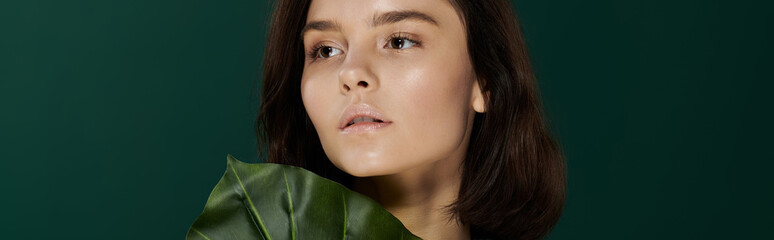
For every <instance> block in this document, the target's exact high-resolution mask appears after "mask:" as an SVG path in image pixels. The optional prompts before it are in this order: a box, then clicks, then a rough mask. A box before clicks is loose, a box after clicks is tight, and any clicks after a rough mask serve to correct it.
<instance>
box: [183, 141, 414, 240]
mask: <svg viewBox="0 0 774 240" xmlns="http://www.w3.org/2000/svg"><path fill="white" fill-rule="evenodd" d="M227 159H228V164H227V169H226V173H225V174H224V175H223V178H221V179H220V182H218V184H217V185H216V186H215V189H213V190H212V193H211V194H210V198H209V199H208V200H207V204H206V205H205V206H204V211H203V212H202V214H201V215H200V216H199V217H198V218H197V219H196V221H195V222H194V223H193V225H192V226H191V229H190V230H189V231H188V235H187V236H186V239H208V240H209V239H212V240H214V239H264V240H272V239H273V240H283V239H420V238H419V237H417V236H414V235H413V234H411V232H409V231H408V230H407V229H406V228H405V227H404V226H403V224H402V223H401V222H400V221H399V220H398V219H397V218H395V217H394V216H393V215H392V214H390V212H388V211H387V210H385V209H384V208H382V207H381V205H379V204H378V203H377V202H375V201H373V200H371V199H370V198H368V197H366V196H363V195H361V194H359V193H356V192H354V191H351V190H349V189H347V188H346V187H344V186H342V185H341V184H338V183H336V182H334V181H331V180H328V179H325V178H323V177H320V176H318V175H316V174H314V173H312V172H310V171H307V170H305V169H303V168H299V167H293V166H287V165H281V164H271V163H260V164H248V163H243V162H240V161H239V160H237V159H235V158H234V157H232V156H231V155H228V157H227Z"/></svg>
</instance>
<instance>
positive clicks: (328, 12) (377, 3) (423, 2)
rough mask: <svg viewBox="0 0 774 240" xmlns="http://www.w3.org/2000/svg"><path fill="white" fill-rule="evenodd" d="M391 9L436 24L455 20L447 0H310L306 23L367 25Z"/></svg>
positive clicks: (455, 15) (454, 13)
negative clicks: (427, 18)
mask: <svg viewBox="0 0 774 240" xmlns="http://www.w3.org/2000/svg"><path fill="white" fill-rule="evenodd" d="M390 11H417V12H421V13H424V14H427V15H429V16H431V17H432V18H434V19H436V20H438V23H439V24H438V25H446V24H449V22H452V21H458V17H457V13H456V11H455V10H454V7H452V5H451V4H450V3H449V1H448V0H312V3H311V4H310V6H309V12H307V18H306V19H307V20H306V22H307V23H309V22H313V21H326V20H333V21H336V22H338V23H340V24H341V25H354V24H359V25H367V24H368V23H369V22H370V21H371V20H372V19H373V18H374V17H375V16H377V15H379V14H381V13H385V12H390Z"/></svg>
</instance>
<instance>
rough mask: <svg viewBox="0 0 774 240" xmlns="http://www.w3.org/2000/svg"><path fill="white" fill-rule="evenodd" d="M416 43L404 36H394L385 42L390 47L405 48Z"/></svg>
mask: <svg viewBox="0 0 774 240" xmlns="http://www.w3.org/2000/svg"><path fill="white" fill-rule="evenodd" d="M416 44H417V43H416V42H414V41H413V40H411V39H408V38H405V37H395V38H392V39H390V42H389V43H387V46H388V47H389V48H392V49H406V48H410V47H411V46H414V45H416Z"/></svg>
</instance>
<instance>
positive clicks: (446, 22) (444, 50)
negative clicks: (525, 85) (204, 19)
mask: <svg viewBox="0 0 774 240" xmlns="http://www.w3.org/2000/svg"><path fill="white" fill-rule="evenodd" d="M394 11H404V12H405V11H414V12H419V13H422V14H425V15H426V16H428V17H430V18H431V19H432V20H428V19H427V18H423V17H409V18H405V19H402V20H400V21H396V22H391V21H387V22H382V24H378V25H375V24H374V22H373V20H374V19H375V16H377V17H378V16H380V15H382V14H385V13H390V12H394ZM321 21H327V22H328V24H327V25H325V26H326V27H319V26H322V25H320V24H317V25H316V26H317V27H313V28H310V29H309V30H308V31H305V32H304V34H303V42H304V49H305V50H306V52H308V53H309V54H307V57H306V60H305V64H304V72H303V76H302V80H301V95H302V98H303V103H304V107H305V108H306V111H307V113H308V115H309V118H310V119H311V121H312V123H313V125H314V126H315V129H316V130H317V134H318V136H319V137H320V142H321V143H322V147H323V149H324V150H325V153H326V155H327V156H328V158H329V159H330V160H331V162H332V163H333V164H334V165H336V166H337V167H338V168H340V169H342V170H343V171H345V172H347V173H349V174H351V175H353V176H356V177H357V178H356V180H355V185H354V190H355V191H358V192H360V193H363V194H365V195H367V196H369V197H371V198H373V199H374V200H376V201H377V202H379V203H380V204H381V205H382V206H384V207H385V209H387V210H388V211H390V212H391V213H392V214H393V215H395V216H396V217H397V218H398V219H399V220H401V222H403V224H404V225H405V226H406V227H407V228H408V229H409V230H410V231H411V232H412V233H414V234H415V235H417V236H419V237H422V238H424V239H469V238H470V234H469V227H468V226H466V225H462V224H459V223H458V222H457V221H454V220H451V218H450V217H451V216H450V215H448V214H447V213H446V212H445V211H444V209H443V207H444V206H446V205H448V204H450V203H452V202H453V201H454V200H455V199H456V198H457V194H458V191H459V185H460V177H461V167H460V164H461V163H462V161H463V159H464V158H465V153H466V151H467V146H468V144H469V138H470V132H471V128H472V124H473V117H474V115H475V112H484V111H485V109H484V98H483V96H482V93H481V91H480V88H479V85H478V82H477V81H476V78H475V74H474V73H473V70H472V66H471V63H470V59H469V55H468V52H467V42H466V38H465V28H464V26H463V23H462V20H461V18H460V17H459V16H458V15H457V12H456V10H455V9H454V8H453V6H452V5H451V4H450V3H449V2H447V1H446V0H426V1H419V0H381V1H365V0H313V1H312V3H311V5H310V8H309V12H308V13H307V26H309V25H310V23H319V22H321ZM334 26H335V27H334ZM396 39H400V40H403V41H402V42H401V41H400V40H398V41H396ZM396 43H399V44H396ZM320 47H322V48H320ZM315 49H316V50H317V51H315ZM353 104H367V105H369V106H371V107H372V108H374V109H376V110H377V111H379V112H381V113H382V114H383V115H384V117H385V118H387V119H389V120H390V121H391V122H392V123H391V124H389V125H388V126H386V127H383V128H380V129H376V130H374V131H369V132H361V133H357V134H352V133H342V132H341V129H340V126H339V125H340V123H339V122H340V119H341V116H342V113H343V112H344V111H345V109H346V108H347V107H349V106H351V105H353Z"/></svg>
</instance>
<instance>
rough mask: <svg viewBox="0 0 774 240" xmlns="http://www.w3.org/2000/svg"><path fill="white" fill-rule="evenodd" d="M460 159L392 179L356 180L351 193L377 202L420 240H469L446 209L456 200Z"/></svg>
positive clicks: (377, 177)
mask: <svg viewBox="0 0 774 240" xmlns="http://www.w3.org/2000/svg"><path fill="white" fill-rule="evenodd" d="M463 158H464V157H463V156H457V157H452V158H449V159H444V160H439V161H435V162H431V163H428V164H427V165H425V166H420V167H416V168H412V169H411V170H409V171H405V172H401V173H398V174H393V175H384V176H374V177H365V178H356V179H355V182H354V186H353V188H354V190H355V191H357V192H360V193H362V194H364V195H366V196H369V197H371V198H372V199H374V200H375V201H377V202H379V203H380V204H381V205H382V206H383V207H384V208H385V209H387V211H389V212H390V213H392V215H394V216H395V217H397V218H398V219H399V220H400V221H401V222H402V223H403V224H404V225H405V226H406V228H407V229H408V230H409V231H411V232H412V233H414V235H417V236H419V237H421V238H423V239H469V238H470V233H469V227H468V226H463V225H461V224H460V223H458V222H457V221H456V220H455V219H454V218H452V215H451V214H450V213H449V212H448V211H447V209H446V208H445V207H446V206H447V205H449V204H451V203H453V202H454V201H455V200H456V199H457V196H458V193H459V189H460V181H461V176H462V172H461V170H462V168H461V167H460V164H461V163H462V159H463Z"/></svg>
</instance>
